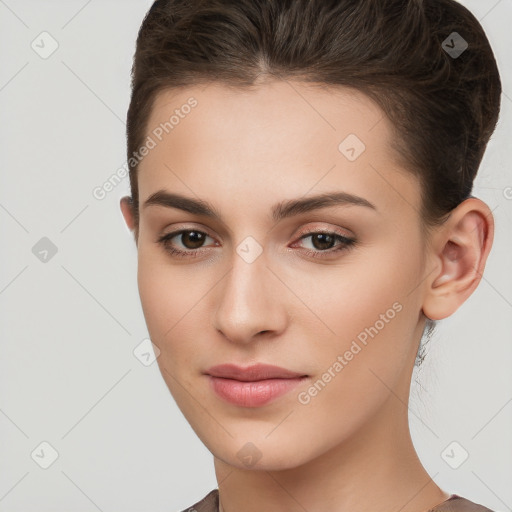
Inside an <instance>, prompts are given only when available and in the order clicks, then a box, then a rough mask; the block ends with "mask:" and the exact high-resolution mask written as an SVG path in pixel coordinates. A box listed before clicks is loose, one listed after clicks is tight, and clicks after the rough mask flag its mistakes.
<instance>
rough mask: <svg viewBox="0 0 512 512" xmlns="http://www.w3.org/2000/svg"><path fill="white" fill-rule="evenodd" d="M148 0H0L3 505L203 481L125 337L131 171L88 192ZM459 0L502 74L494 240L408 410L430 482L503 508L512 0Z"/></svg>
mask: <svg viewBox="0 0 512 512" xmlns="http://www.w3.org/2000/svg"><path fill="white" fill-rule="evenodd" d="M151 3H152V2H151V1H150V0H138V1H127V0H123V1H121V0H108V1H107V0H103V1H100V0H90V1H85V0H80V1H78V0H76V1H75V0H73V1H71V0H67V1H63V0H60V1H57V0H46V1H44V2H42V1H40V0H38V1H36V0H32V1H29V0H6V1H2V0H0V39H1V41H0V52H1V54H0V58H1V63H2V65H1V66H0V109H1V119H2V122H1V123H0V140H1V149H2V150H1V152H0V167H1V170H2V172H1V174H0V180H1V183H0V224H1V233H2V260H1V265H0V308H1V318H0V325H1V329H2V330H1V338H0V340H1V341H0V343H1V359H0V383H1V395H0V435H1V440H2V443H1V448H0V457H1V459H0V460H1V463H0V511H2V512H7V511H9V512H14V511H24V512H30V511H38V512H43V511H50V510H51V511H57V512H58V511H64V510H73V511H76V512H80V511H84V512H85V511H95V510H100V511H104V512H107V511H127V512H128V511H150V510H151V511H154V512H157V511H162V512H163V511H170V512H172V511H177V510H181V509H182V508H185V507H187V506H190V505H191V504H192V503H194V502H195V501H197V500H198V499H199V498H201V497H203V495H205V494H206V493H207V492H208V491H210V490H211V489H213V488H214V487H216V486H217V485H216V480H215V476H214V471H213V460H212V456H211V454H210V453H209V452H208V450H207V449H206V448H205V447H204V446H203V445H202V443H201V442H200V441H199V440H198V439H197V437H196V436H195V434H194V433H193V431H192V429H191V428H190V427H189V425H188V423H187V422H186V420H185V419H184V418H183V416H182V415H181V413H180V411H179V409H178V408H177V406H176V405H175V403H174V401H173V399H172V397H171V395H170V393H169V392H168V390H167V388H166V386H165V383H164V381H163V379H162V377H161V376H160V373H159V371H158V367H157V364H156V363H153V364H151V365H148V366H146V365H145V364H143V363H142V362H141V360H139V359H138V358H137V357H135V355H134V353H133V351H134V349H135V348H136V347H137V346H138V345H139V344H140V343H141V342H143V340H144V339H146V338H147V337H148V333H147V330H146V327H145V323H144V318H143V316H142V311H141V307H140V302H139V297H138V291H137V285H136V263H137V260H136V256H137V255H136V249H135V244H134V242H133V239H132V236H131V234H130V232H129V231H128V229H127V228H126V226H125V225H124V221H123V218H122V216H121V213H120V210H119V199H120V197H121V196H123V195H125V194H127V193H128V192H129V188H128V179H127V178H125V179H124V180H122V182H121V183H120V184H119V185H118V186H117V187H116V188H115V189H114V190H112V191H111V192H109V193H108V194H107V196H106V197H105V198H104V199H103V200H98V199H96V198H95V197H94V196H93V193H92V192H93V189H94V188H95V187H97V186H101V185H102V184H103V183H104V182H105V181H106V180H107V179H108V178H109V177H110V176H111V175H112V174H115V173H116V171H118V169H120V168H121V167H122V166H123V164H124V163H125V124H124V120H125V116H126V109H127V107H128V102H129V72H130V66H131V59H132V55H133V51H134V43H135V38H136V35H137V30H138V28H139V26H140V23H141V21H142V19H143V16H144V14H145V13H146V11H147V9H148V8H149V6H150V5H151ZM462 3H463V4H464V5H466V6H467V7H469V8H470V10H471V11H472V12H473V13H474V14H475V15H476V16H477V17H478V18H479V19H480V20H481V23H482V24H483V26H484V28H485V30H486V31H487V33H488V36H489V38H490V41H491V44H492V46H493V48H494V50H495V53H496V56H497V59H498V64H499V67H500V71H501V76H502V80H503V86H504V92H505V93H504V96H503V102H502V115H501V120H500V123H499V125H498V129H497V131H496V133H495V135H494V136H493V138H492V140H491V142H490V145H489V148H488V151H487V153H486V156H485V159H484V161H483V164H482V166H481V168H480V172H479V177H478V179H477V182H476V188H475V195H476V196H477V197H480V198H481V199H483V200H484V201H486V202H487V203H488V205H489V206H490V208H491V209H492V210H493V212H494V215H495V218H496V234H495V243H494V247H493V250H492V252H491V255H490V258H489V260H488V265H487V269H486V271H485V275H484V279H483V281H482V282H481V284H480V286H479V287H478V289H477V291H476V292H475V293H474V295H473V296H471V298H470V299H469V300H468V301H467V303H465V304H464V305H463V306H462V308H461V309H460V310H459V311H458V312H457V313H456V314H455V315H453V316H452V317H451V318H449V319H446V320H444V321H442V322H440V324H439V327H438V332H437V333H436V335H435V336H434V338H433V339H432V341H431V343H430V345H429V347H430V349H429V354H428V356H427V360H426V361H425V363H424V365H423V368H422V370H421V371H420V372H419V374H418V375H415V379H416V378H417V379H418V383H417V384H415V385H413V389H412V394H411V404H410V421H411V429H412V434H413V440H414V442H415V445H416V448H417V450H418V453H419V455H420V458H421V459H422V461H423V463H424V465H425V467H426V468H427V470H428V471H429V473H430V475H431V476H432V477H433V478H434V480H435V481H436V482H437V483H438V484H439V485H440V486H441V487H442V488H443V489H444V490H446V491H448V492H455V493H458V494H461V495H463V496H465V497H467V498H469V499H472V500H474V501H476V502H479V503H483V504H485V505H487V506H489V507H490V508H492V509H493V510H498V511H507V510H508V511H510V510H512V508H511V507H512V486H510V482H512V436H511V432H512V372H511V363H512V343H511V342H512V271H511V265H510V261H511V257H510V254H511V249H512V229H511V228H512V189H511V188H507V187H512V172H511V168H510V162H511V161H512V154H511V152H512V146H511V144H510V143H509V142H508V141H509V140H510V133H511V130H512V61H511V56H510V48H512V36H511V32H510V21H512V0H501V1H497V0H492V1H482V0H466V1H464V2H462ZM43 31H47V32H48V33H49V34H50V36H47V35H43V36H40V34H41V32H43ZM33 41H34V43H33ZM41 41H42V42H41ZM52 41H56V42H57V43H52ZM52 44H58V48H57V49H56V51H55V52H54V53H53V54H52V55H50V56H46V57H47V58H43V57H42V56H41V52H43V51H46V52H48V51H49V50H51V45H52ZM31 45H34V46H35V47H36V48H37V51H38V52H39V53H37V52H36V50H35V49H33V48H32V46H31ZM507 191H508V193H507ZM507 197H508V198H507ZM44 237H46V238H47V239H49V241H51V242H49V241H48V240H43V241H41V239H43V238H44ZM52 244H53V245H52ZM53 246H54V247H55V248H56V250H57V252H56V254H54V255H52V252H51V247H53ZM34 247H35V249H34ZM44 250H49V252H48V253H47V255H46V260H47V261H46V262H43V261H41V259H40V258H41V257H44V254H45V253H44ZM43 442H46V443H49V445H51V447H53V449H54V450H56V452H57V453H58V458H57V459H56V460H55V461H53V458H52V448H50V447H49V446H48V445H41V443H43ZM453 442H455V443H456V444H451V443H453ZM452 449H453V451H452ZM465 452H467V453H468V454H469V457H468V458H467V460H465V461H464V462H463V463H462V464H461V461H462V460H463V458H464V454H465ZM52 462H53V463H52ZM448 462H450V464H451V466H454V465H458V467H457V468H454V467H451V466H450V464H449V463H448ZM50 463H51V464H50ZM48 464H50V465H49V467H47V469H43V468H42V467H41V466H42V465H43V466H44V465H48Z"/></svg>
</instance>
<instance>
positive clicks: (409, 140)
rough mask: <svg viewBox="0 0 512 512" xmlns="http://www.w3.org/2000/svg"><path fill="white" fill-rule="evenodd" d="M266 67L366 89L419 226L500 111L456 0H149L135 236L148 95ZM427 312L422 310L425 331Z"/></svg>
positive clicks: (135, 92)
mask: <svg viewBox="0 0 512 512" xmlns="http://www.w3.org/2000/svg"><path fill="white" fill-rule="evenodd" d="M454 32H456V34H454ZM466 44H467V48H466ZM267 78H269V79H273V78H274V79H281V80H286V79H294V80H299V81H303V82H308V83H311V84H318V85H321V86H344V87H351V88H355V89H358V90H359V91H361V92H363V93H365V94H367V95H368V96H369V97H370V98H372V99H373V100H374V101H375V102H376V103H377V104H378V105H379V106H380V107H381V108H382V110H383V111H384V112H385V114H386V115H387V116H388V118H389V119H390V121H391V125H392V127H393V129H394V131H395V144H394V148H395V150H396V151H395V153H396V156H397V158H398V160H399V161H400V163H402V165H403V166H404V167H405V168H406V169H408V170H410V172H412V173H414V174H415V175H416V176H417V177H418V179H419V180H420V183H421V187H422V188H421V189H422V204H421V205H420V210H421V218H422V219H423V221H424V222H423V228H425V229H428V228H429V227H431V226H435V225H437V224H440V223H442V222H444V220H445V218H446V216H447V215H449V213H450V211H451V210H452V209H453V208H455V207H456V206H457V205H459V204H460V203H461V202H462V201H464V200H465V199H467V198H468V197H470V195H471V191H472V189H473V181H474V179H475V176H476V173H477V171H478V167H479V166H480V162H481V160H482V157H483V155H484V151H485V148H486V147H487V143H488V141H489V138H490V137H491V135H492V133H493V131H494V129H495V127H496V124H497V121H498V117H499V112H500V101H501V80H500V75H499V72H498V68H497V65H496V61H495V58H494V54H493V52H492V49H491V47H490V44H489V41H488V39H487V37H486V35H485V32H484V30H483V28H482V26H481V25H480V23H479V22H478V20H477V19H476V18H475V17H474V16H473V14H471V12H470V11H469V10H468V9H466V8H465V7H463V6H462V5H461V4H459V3H458V2H456V1H455V0H157V1H156V2H154V4H153V5H152V7H151V9H150V10H149V11H148V13H147V14H146V16H145V18H144V20H143V22H142V25H141V28H140V31H139V34H138V37H137V44H136V51H135V56H134V62H133V68H132V97H131V102H130V106H129V109H128V116H127V150H128V151H127V152H128V162H129V166H130V186H131V193H132V198H131V201H132V208H133V214H134V218H135V237H136V239H137V238H138V228H139V196H138V184H137V164H138V161H139V160H138V159H136V158H133V155H135V154H137V152H138V150H139V148H141V147H142V145H143V143H144V140H145V137H146V136H147V133H146V132H147V124H148V119H149V116H150V113H151V108H152V105H153V103H154V100H155V96H156V95H157V94H158V93H159V92H160V91H162V90H164V89H177V88H182V87H187V86H192V85H198V84H207V83H209V82H213V81H217V82H221V83H223V84H224V85H226V86H228V87H235V88H236V87H245V88H250V87H252V86H255V85H257V84H259V83H261V82H262V80H263V81H264V80H265V79H267ZM435 324H436V322H434V321H432V320H430V319H428V318H427V321H426V325H425V330H424V334H425V332H426V334H427V339H426V342H428V341H430V336H431V335H432V333H433V329H434V327H435ZM426 342H425V343H423V338H422V343H420V346H419V350H418V354H417V356H416V361H415V364H416V365H417V366H419V365H420V364H421V363H422V361H423V359H424V357H425V345H426Z"/></svg>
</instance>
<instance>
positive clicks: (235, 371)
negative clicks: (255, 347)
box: [205, 364, 309, 407]
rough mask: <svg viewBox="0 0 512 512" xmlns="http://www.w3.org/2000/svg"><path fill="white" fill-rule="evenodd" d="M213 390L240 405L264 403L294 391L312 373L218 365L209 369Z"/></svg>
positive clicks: (277, 368)
mask: <svg viewBox="0 0 512 512" xmlns="http://www.w3.org/2000/svg"><path fill="white" fill-rule="evenodd" d="M205 373H206V375H207V377H208V379H209V381H210V386H211V388H212V390H213V391H214V392H215V393H216V394H217V396H219V397H220V398H221V399H223V400H225V401H226V402H229V403H231V404H233V405H237V406H239V407H261V406H263V405H266V404H268V403H270V402H272V401H274V400H275V399H277V398H278V397H280V396H282V395H284V394H286V393H288V392H290V391H291V390H292V389H294V388H295V387H297V386H298V385H299V384H301V383H302V382H303V381H304V380H306V379H307V378H308V377H309V376H308V375H305V374H303V373H298V372H294V371H291V370H287V369H286V368H281V367H279V366H274V365H267V364H257V365H253V366H249V367H245V368H243V367H240V366H237V365H234V364H223V365H217V366H213V367H212V368H210V369H209V370H208V371H207V372H205Z"/></svg>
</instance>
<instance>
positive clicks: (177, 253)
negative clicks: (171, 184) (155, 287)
mask: <svg viewBox="0 0 512 512" xmlns="http://www.w3.org/2000/svg"><path fill="white" fill-rule="evenodd" d="M190 232H194V233H199V234H201V235H206V236H210V235H208V233H205V232H204V231H199V230H197V229H182V230H179V231H174V232H172V233H167V234H165V235H162V236H161V237H159V238H158V239H157V243H159V244H160V245H162V246H163V247H164V249H165V250H166V251H167V252H168V253H169V254H170V255H171V256H173V257H177V258H196V257H197V256H199V255H200V253H201V252H203V251H202V250H201V249H202V248H201V249H190V250H188V251H182V250H180V249H176V248H174V247H171V246H170V243H169V242H170V240H171V239H172V238H174V237H175V236H178V235H181V234H183V233H190ZM318 234H321V235H329V236H333V237H335V239H336V240H339V241H340V242H341V244H339V245H338V247H337V248H336V249H327V250H325V251H321V250H311V249H304V252H305V253H306V254H307V255H308V256H311V257H313V258H326V257H329V256H330V255H332V254H334V253H339V252H341V251H347V250H349V249H351V248H352V247H354V246H355V245H356V240H355V239H352V238H347V237H346V236H343V235H340V234H339V233H336V232H332V231H310V232H308V233H305V234H303V235H302V236H301V237H300V238H299V240H303V239H304V238H309V237H310V236H312V235H318ZM210 238H212V237H210ZM325 254H327V255H328V256H324V255H325Z"/></svg>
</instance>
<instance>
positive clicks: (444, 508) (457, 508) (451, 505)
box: [429, 494, 499, 512]
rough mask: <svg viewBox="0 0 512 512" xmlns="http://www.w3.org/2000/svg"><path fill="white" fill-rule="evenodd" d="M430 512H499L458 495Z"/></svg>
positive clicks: (452, 496) (453, 495)
mask: <svg viewBox="0 0 512 512" xmlns="http://www.w3.org/2000/svg"><path fill="white" fill-rule="evenodd" d="M429 512H499V511H498V510H496V511H493V510H491V509H490V508H487V507H484V506H483V505H480V504H479V503H475V502H474V501H471V500H468V499H467V498H464V497H463V496H459V495H458V494H452V495H451V496H450V498H448V499H447V500H446V501H443V503H440V504H439V505H437V506H436V507H434V508H432V509H430V510H429Z"/></svg>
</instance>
